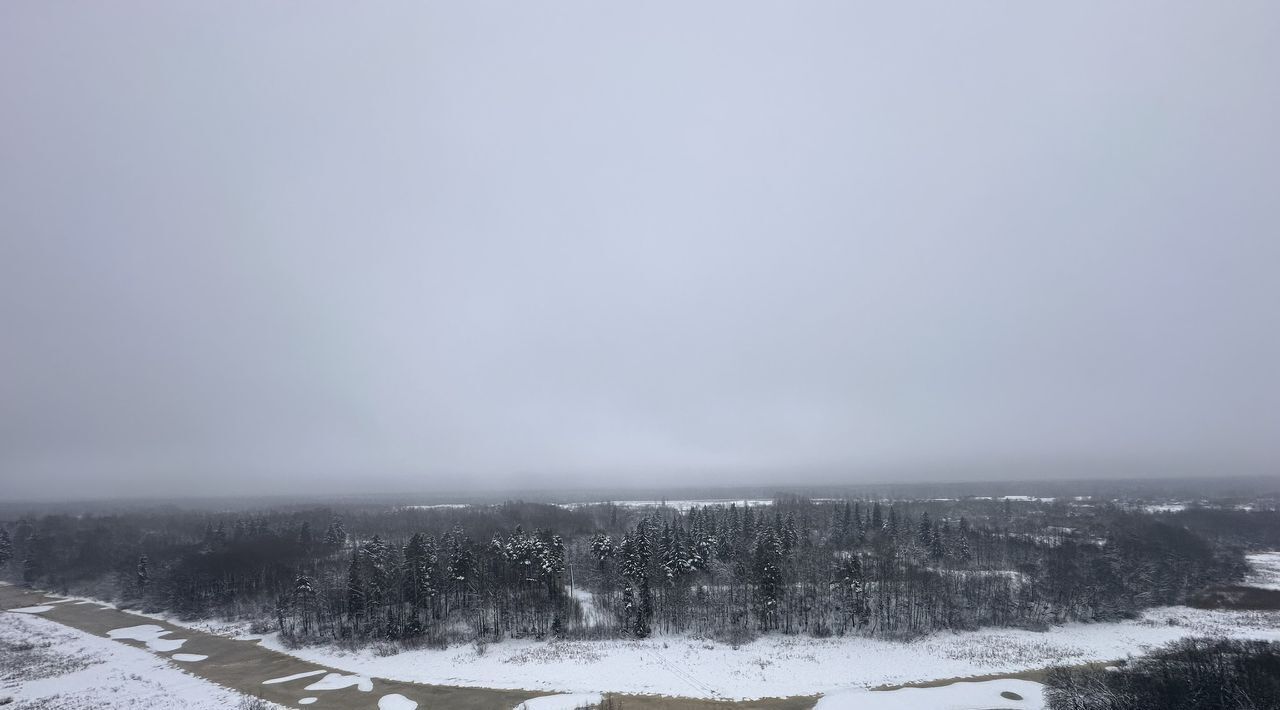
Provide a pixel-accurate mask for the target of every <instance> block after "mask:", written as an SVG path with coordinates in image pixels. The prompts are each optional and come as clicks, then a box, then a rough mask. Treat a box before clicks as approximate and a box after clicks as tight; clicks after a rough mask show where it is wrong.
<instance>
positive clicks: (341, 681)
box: [306, 673, 373, 693]
mask: <svg viewBox="0 0 1280 710" xmlns="http://www.w3.org/2000/svg"><path fill="white" fill-rule="evenodd" d="M353 685H354V686H356V687H357V688H359V689H360V690H362V691H364V692H366V693H367V692H369V691H371V690H373V680H372V679H371V678H369V677H368V676H362V675H343V674H341V673H330V674H329V675H327V676H325V677H323V678H321V679H320V680H317V681H316V682H314V683H312V684H311V685H308V686H307V688H306V689H307V690H342V689H343V688H350V687H351V686H353Z"/></svg>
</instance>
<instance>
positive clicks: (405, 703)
mask: <svg viewBox="0 0 1280 710" xmlns="http://www.w3.org/2000/svg"><path fill="white" fill-rule="evenodd" d="M416 707H418V704H417V703H415V702H414V701H412V700H410V699H408V698H406V697H404V696H403V695H401V694H399V693H392V694H391V695H384V696H382V697H381V698H378V710H414V708H416Z"/></svg>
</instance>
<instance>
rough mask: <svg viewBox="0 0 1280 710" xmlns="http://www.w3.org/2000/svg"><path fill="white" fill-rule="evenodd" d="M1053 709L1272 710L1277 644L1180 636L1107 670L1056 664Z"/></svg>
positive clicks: (1049, 692)
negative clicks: (1069, 667) (1178, 639)
mask: <svg viewBox="0 0 1280 710" xmlns="http://www.w3.org/2000/svg"><path fill="white" fill-rule="evenodd" d="M1045 699H1046V701H1047V702H1048V706H1049V708H1050V709H1051V710H1151V709H1152V708H1161V710H1274V709H1275V708H1280V643H1275V642H1267V641H1235V640H1226V639H1184V640H1182V641H1178V642H1175V643H1173V644H1171V645H1169V646H1166V647H1164V648H1162V649H1159V650H1157V651H1155V652H1153V653H1151V654H1149V655H1147V656H1144V657H1141V658H1138V659H1136V660H1133V661H1130V662H1129V663H1127V664H1125V665H1124V666H1122V667H1119V668H1114V667H1113V668H1112V669H1111V670H1106V669H1100V668H1084V669H1055V670H1053V671H1051V672H1050V673H1049V676H1048V678H1047V680H1046V684H1045Z"/></svg>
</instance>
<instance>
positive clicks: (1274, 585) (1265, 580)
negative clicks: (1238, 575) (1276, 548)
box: [1245, 552, 1280, 590]
mask: <svg viewBox="0 0 1280 710" xmlns="http://www.w3.org/2000/svg"><path fill="white" fill-rule="evenodd" d="M1249 564H1250V565H1252V566H1253V574H1251V575H1249V577H1248V579H1246V580H1245V584H1248V585H1250V586H1253V587H1260V588H1262V589H1275V590H1280V552H1260V553H1258V554H1256V555H1249Z"/></svg>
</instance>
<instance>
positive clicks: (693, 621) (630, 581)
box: [0, 496, 1280, 645]
mask: <svg viewBox="0 0 1280 710" xmlns="http://www.w3.org/2000/svg"><path fill="white" fill-rule="evenodd" d="M1277 537H1280V513H1278V512H1276V511H1263V510H1258V511H1254V510H1237V509H1231V508H1191V509H1187V510H1185V511H1180V512H1172V513H1160V514H1152V513H1148V512H1144V511H1142V510H1141V509H1134V508H1132V507H1123V506H1119V505H1116V504H1113V503H1109V502H1106V501H1087V500H1086V501H1077V500H1041V499H1029V500H1021V499H1020V500H1010V499H1005V500H992V499H983V498H962V499H948V500H915V501H901V500H899V501H891V500H866V499H844V500H829V499H828V500H815V499H808V498H802V497H786V496H780V497H777V498H775V499H774V500H773V501H772V502H771V503H769V504H767V505H745V504H736V503H732V504H717V505H707V506H698V505H690V506H679V507H668V506H664V505H655V506H651V507H627V506H620V505H615V504H610V503H600V504H583V505H574V506H563V505H550V504H543V503H524V502H508V503H503V504H496V505H484V506H465V507H393V506H385V505H378V506H346V507H341V506H338V507H296V508H281V509H274V510H260V511H255V512H251V513H250V512H235V511H227V512H203V511H201V512H193V511H186V510H180V509H176V508H168V509H158V510H155V509H153V510H143V511H133V512H124V511H121V512H114V513H111V514H104V515H69V514H66V515H45V516H41V517H35V516H26V517H20V518H18V519H14V520H10V521H8V522H5V523H3V524H0V574H3V575H4V576H5V577H6V578H7V579H10V580H12V581H14V582H20V583H25V584H28V585H32V586H36V587H39V588H43V589H49V590H53V591H56V592H62V593H71V594H79V595H85V596H93V597H97V598H107V599H113V600H116V601H117V602H118V603H121V604H122V605H125V606H129V607H135V608H141V609H143V610H146V611H165V612H170V613H174V614H177V615H179V616H181V617H183V618H187V619H195V618H208V617H222V618H232V619H252V620H255V621H257V622H258V624H259V625H261V626H262V627H263V628H264V630H265V629H266V628H271V629H273V630H274V629H278V630H280V631H281V632H282V635H283V636H284V637H285V638H286V639H289V640H291V641H292V642H295V643H320V642H326V641H333V640H342V641H349V642H357V643H358V642H364V641H392V642H397V643H403V644H426V645H443V644H449V643H458V642H466V641H473V640H477V639H481V640H498V639H501V638H503V637H531V638H548V637H561V638H615V637H645V636H648V635H651V634H673V633H687V634H695V635H700V636H705V637H708V638H715V639H719V640H723V641H727V642H735V643H736V642H740V641H743V640H747V639H750V638H751V637H753V636H754V635H755V634H759V633H765V632H781V633H787V634H808V635H812V636H816V637H825V636H842V635H849V634H859V635H868V636H878V637H888V638H901V637H911V636H916V635H920V634H924V633H928V632H931V631H935V630H939V629H972V628H976V627H981V626H1016V627H1024V628H1045V627H1046V626H1047V625H1050V624H1054V623H1061V622H1066V621H1075V620H1081V621H1089V620H1108V619H1117V618H1126V617H1132V616H1133V615H1135V614H1136V613H1137V612H1138V611H1140V610H1141V609H1143V608H1146V607H1150V606H1155V605H1164V604H1176V603H1183V602H1185V601H1187V600H1188V599H1189V598H1191V597H1192V596H1193V595H1195V594H1197V593H1198V592H1200V591H1201V590H1203V589H1205V588H1206V587H1208V586H1210V585H1214V584H1222V583H1230V582H1232V581H1236V580H1239V579H1240V578H1241V577H1242V576H1243V575H1244V574H1245V572H1246V571H1247V565H1246V563H1245V561H1244V552H1245V551H1247V550H1249V549H1253V548H1259V547H1264V546H1267V545H1272V546H1274V545H1275V540H1276V539H1277Z"/></svg>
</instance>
